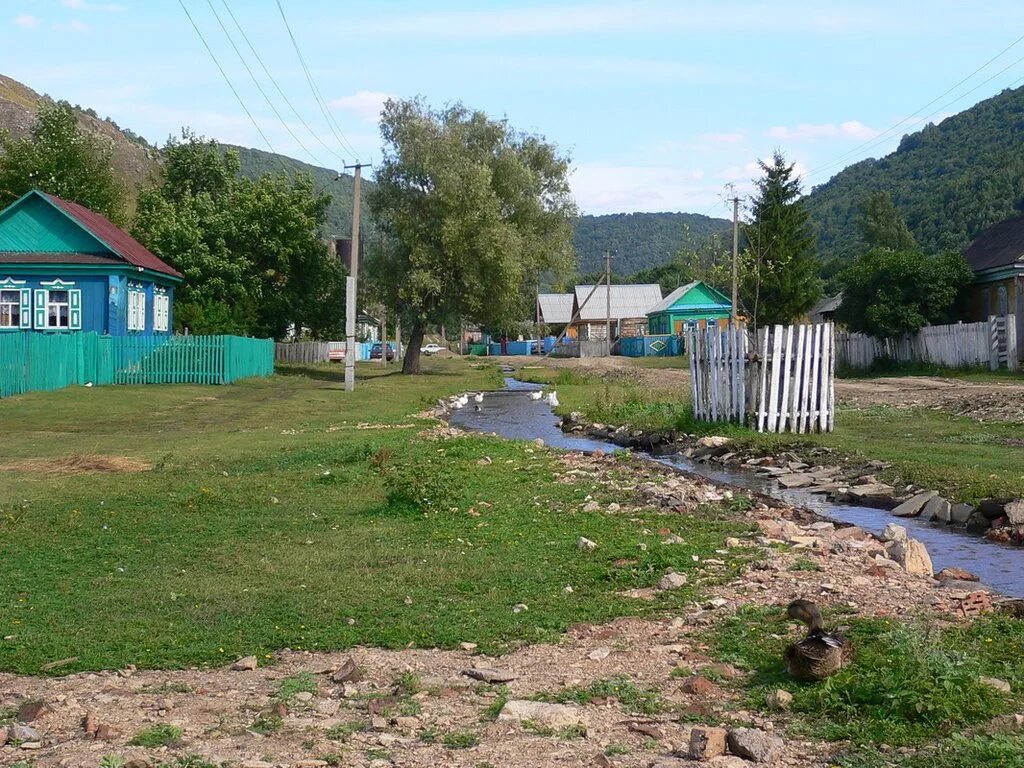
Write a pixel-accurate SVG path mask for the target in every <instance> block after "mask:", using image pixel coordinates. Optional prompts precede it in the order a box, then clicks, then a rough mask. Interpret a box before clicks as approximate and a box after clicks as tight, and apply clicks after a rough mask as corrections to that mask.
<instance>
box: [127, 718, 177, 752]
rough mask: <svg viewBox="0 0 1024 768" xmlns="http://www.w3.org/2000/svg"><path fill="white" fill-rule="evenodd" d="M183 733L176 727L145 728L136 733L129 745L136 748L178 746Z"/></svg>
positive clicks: (156, 726)
mask: <svg viewBox="0 0 1024 768" xmlns="http://www.w3.org/2000/svg"><path fill="white" fill-rule="evenodd" d="M182 733H183V731H182V730H181V728H178V727H177V726H176V725H166V724H161V725H154V726H152V727H150V728H143V729H142V730H141V731H139V732H138V733H136V734H135V735H134V736H133V737H132V739H131V741H129V742H128V743H129V744H130V745H132V746H134V747H149V748H150V749H153V748H156V747H170V746H172V745H174V744H177V743H178V741H179V740H180V739H181V735H182Z"/></svg>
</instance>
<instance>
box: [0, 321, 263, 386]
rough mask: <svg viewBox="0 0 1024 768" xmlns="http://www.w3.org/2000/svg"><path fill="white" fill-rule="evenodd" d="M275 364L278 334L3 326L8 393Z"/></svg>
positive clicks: (199, 378)
mask: <svg viewBox="0 0 1024 768" xmlns="http://www.w3.org/2000/svg"><path fill="white" fill-rule="evenodd" d="M273 372H274V342H273V341H272V340H271V339H249V338H243V337H241V336H101V335H99V334H98V333H73V334H71V333H62V334H46V333H34V332H31V331H28V332H12V333H2V334H0V397H8V396H10V395H18V394H23V393H25V392H38V391H48V390H54V389H61V388H62V387H69V386H72V385H75V384H79V385H84V384H93V385H94V386H102V385H106V384H230V383H232V382H234V381H237V380H238V379H242V378H246V377H248V376H269V375H271V374H272V373H273Z"/></svg>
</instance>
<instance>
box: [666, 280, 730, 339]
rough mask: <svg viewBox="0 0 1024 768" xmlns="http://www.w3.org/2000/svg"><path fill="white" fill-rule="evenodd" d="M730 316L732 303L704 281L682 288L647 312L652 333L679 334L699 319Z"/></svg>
mask: <svg viewBox="0 0 1024 768" xmlns="http://www.w3.org/2000/svg"><path fill="white" fill-rule="evenodd" d="M731 314H732V301H731V300H730V299H729V297H728V296H726V295H725V294H724V293H722V292H721V291H719V290H716V289H715V288H712V287H711V286H710V285H708V284H707V283H705V282H704V281H703V280H694V281H693V282H692V283H687V284H686V285H681V286H679V287H678V288H676V289H675V290H674V291H672V293H670V294H669V295H668V296H666V297H665V298H664V299H662V300H661V302H660V303H659V304H656V305H655V306H654V307H652V308H651V310H650V311H649V312H648V313H647V327H648V328H649V329H650V331H649V332H650V333H652V334H680V333H682V331H683V328H684V327H685V326H687V325H692V324H694V323H697V322H699V321H700V320H724V319H727V318H729V317H730V316H731Z"/></svg>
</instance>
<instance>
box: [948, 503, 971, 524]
mask: <svg viewBox="0 0 1024 768" xmlns="http://www.w3.org/2000/svg"><path fill="white" fill-rule="evenodd" d="M974 511H975V510H974V507H972V506H971V505H970V504H954V505H953V506H952V507H950V510H949V519H950V521H951V522H954V523H956V524H957V525H966V524H967V521H968V520H970V519H971V515H973V514H974Z"/></svg>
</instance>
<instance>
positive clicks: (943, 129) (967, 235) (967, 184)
mask: <svg viewBox="0 0 1024 768" xmlns="http://www.w3.org/2000/svg"><path fill="white" fill-rule="evenodd" d="M878 190H881V191H886V192H889V193H891V194H892V196H893V201H894V202H895V203H896V207H897V208H898V209H899V210H900V212H901V213H902V214H903V216H904V218H905V219H906V221H907V224H908V226H909V227H910V230H911V231H912V232H913V233H914V237H916V238H917V241H918V243H920V244H921V245H922V246H923V247H924V248H925V249H927V250H939V249H943V248H957V249H959V248H962V247H963V246H965V245H966V244H967V243H969V242H970V241H971V240H972V239H973V238H974V237H975V236H976V235H977V234H978V233H979V232H981V231H982V230H983V229H985V228H986V227H988V226H990V225H991V224H994V223H996V222H998V221H1001V220H1003V219H1006V218H1009V217H1011V216H1014V215H1016V214H1019V213H1021V212H1022V211H1024V87H1021V88H1017V89H1015V90H1006V91H1003V92H1002V93H1000V94H999V95H998V96H994V97H993V98H991V99H986V100H985V101H982V102H979V103H978V104H975V105H974V106H973V107H971V108H970V109H967V110H965V111H963V112H960V113H959V114H957V115H954V116H953V117H949V118H947V119H945V120H943V121H942V122H941V123H939V124H938V125H928V126H927V127H926V128H924V130H922V131H919V132H917V133H912V134H909V135H907V136H904V137H903V140H902V141H901V142H900V145H899V148H898V149H897V150H896V151H895V152H893V153H892V154H890V155H887V156H885V157H883V158H881V159H877V160H875V159H871V160H864V161H862V162H859V163H856V164H855V165H851V166H850V167H848V168H846V169H844V170H843V171H841V172H840V173H838V174H836V175H835V176H834V177H833V178H832V179H831V180H830V181H829V182H827V183H826V184H823V185H821V186H819V187H816V188H815V189H814V190H813V192H812V193H811V194H810V195H809V196H808V198H807V203H808V207H809V210H810V212H811V216H812V219H813V221H814V223H815V225H816V226H817V228H818V232H819V246H820V248H819V252H820V255H821V257H822V258H823V259H826V260H828V259H830V258H840V259H849V258H852V257H854V256H855V255H856V254H857V253H858V252H859V251H860V250H861V248H862V246H861V243H860V241H859V237H858V235H857V231H856V230H857V227H856V219H857V214H858V208H859V206H860V205H861V202H862V201H863V200H864V199H865V198H866V197H867V196H868V194H870V193H871V192H875V191H878Z"/></svg>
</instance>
